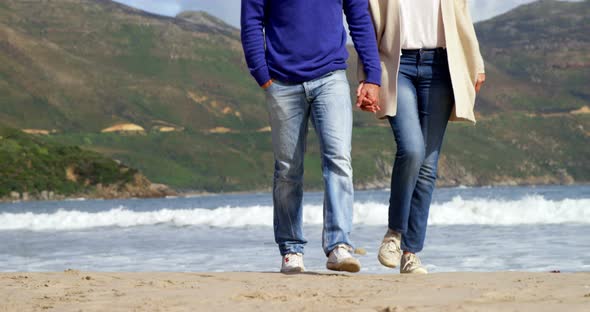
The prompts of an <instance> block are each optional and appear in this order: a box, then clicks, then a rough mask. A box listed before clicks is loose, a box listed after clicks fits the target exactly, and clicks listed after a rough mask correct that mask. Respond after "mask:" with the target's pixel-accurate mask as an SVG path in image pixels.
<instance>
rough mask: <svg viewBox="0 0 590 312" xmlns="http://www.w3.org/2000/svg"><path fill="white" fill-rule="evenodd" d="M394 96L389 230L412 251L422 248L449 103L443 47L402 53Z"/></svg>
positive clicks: (391, 121)
mask: <svg viewBox="0 0 590 312" xmlns="http://www.w3.org/2000/svg"><path fill="white" fill-rule="evenodd" d="M397 96H398V101H397V115H396V116H395V117H390V118H389V122H390V124H391V128H392V130H393V133H394V136H395V140H396V143H397V153H396V156H395V164H394V168H393V173H392V176H391V197H390V200H389V228H390V229H392V230H394V231H396V232H398V233H401V234H402V244H401V248H402V250H404V251H409V252H414V253H416V252H419V251H421V250H422V248H423V246H424V239H425V237H426V226H427V223H428V212H429V209H430V204H431V201H432V193H433V191H434V187H435V182H436V178H437V167H438V158H439V153H440V149H441V146H442V143H443V138H444V133H445V131H446V127H447V123H448V120H449V117H450V114H451V111H452V109H453V103H454V99H453V88H452V85H451V77H450V73H449V66H448V63H447V55H446V51H445V50H444V49H435V50H409V51H408V50H404V51H402V56H401V63H400V71H399V76H398V95H397Z"/></svg>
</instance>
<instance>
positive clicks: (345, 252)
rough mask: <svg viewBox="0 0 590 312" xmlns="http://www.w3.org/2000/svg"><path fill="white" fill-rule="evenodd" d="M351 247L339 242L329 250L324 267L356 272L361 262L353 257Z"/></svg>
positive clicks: (359, 268)
mask: <svg viewBox="0 0 590 312" xmlns="http://www.w3.org/2000/svg"><path fill="white" fill-rule="evenodd" d="M351 251H352V248H351V247H350V246H348V245H344V244H340V245H338V246H336V248H334V250H332V251H331V252H330V255H329V256H328V262H327V263H326V267H327V268H328V270H332V271H346V272H351V273H356V272H358V271H360V270H361V263H360V262H359V261H358V259H356V258H355V257H353V256H352V255H351V254H350V252H351Z"/></svg>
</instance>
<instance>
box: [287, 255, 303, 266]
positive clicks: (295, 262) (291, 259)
mask: <svg viewBox="0 0 590 312" xmlns="http://www.w3.org/2000/svg"><path fill="white" fill-rule="evenodd" d="M285 258H286V259H285V260H286V262H287V263H288V264H289V265H292V266H301V263H302V262H303V261H302V260H303V257H302V256H301V255H300V254H289V255H287V256H286V257H285Z"/></svg>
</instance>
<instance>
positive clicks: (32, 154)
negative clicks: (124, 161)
mask: <svg viewBox="0 0 590 312" xmlns="http://www.w3.org/2000/svg"><path fill="white" fill-rule="evenodd" d="M0 159H1V161H0V198H2V197H7V196H10V195H13V196H15V193H18V194H19V196H20V197H23V195H22V194H28V195H30V196H31V197H39V196H40V195H41V193H42V192H43V191H46V192H53V193H55V194H58V195H71V194H82V193H87V192H88V191H90V190H91V189H93V188H94V187H96V186H97V185H99V184H101V185H105V186H107V185H112V184H121V185H124V184H127V183H132V182H133V181H134V179H135V175H136V174H137V171H136V170H134V169H130V168H128V167H125V166H122V165H120V164H118V163H117V162H115V161H113V160H112V159H109V158H106V157H104V156H103V155H101V154H98V153H96V152H92V151H87V150H83V149H81V148H79V147H76V146H66V145H60V144H56V143H48V142H46V141H43V140H39V138H38V137H35V136H32V135H29V134H25V133H23V132H21V131H20V130H16V129H10V128H0ZM11 193H12V194H11ZM25 196H26V195H25ZM46 196H47V195H46Z"/></svg>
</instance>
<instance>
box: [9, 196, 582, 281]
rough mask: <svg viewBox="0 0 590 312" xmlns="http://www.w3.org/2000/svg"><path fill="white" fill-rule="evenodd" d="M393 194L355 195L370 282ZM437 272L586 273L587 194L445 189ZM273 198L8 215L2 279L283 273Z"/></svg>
mask: <svg viewBox="0 0 590 312" xmlns="http://www.w3.org/2000/svg"><path fill="white" fill-rule="evenodd" d="M322 196H323V195H322V194H321V193H306V194H305V200H304V202H305V203H304V229H305V236H306V239H307V240H308V244H307V246H306V248H305V250H306V252H305V258H304V259H305V265H306V268H307V270H308V271H310V270H311V271H325V261H326V257H325V255H324V253H323V251H322V248H321V232H322V202H323V198H322ZM388 199H389V191H388V190H377V191H358V192H356V194H355V204H354V228H353V232H352V234H351V237H352V240H353V241H354V243H355V244H356V247H357V248H358V247H360V248H363V249H365V250H366V255H362V256H359V259H360V260H361V263H362V265H363V269H362V272H364V273H389V272H391V273H393V272H395V270H391V269H388V268H385V267H383V266H381V265H380V264H379V262H378V261H377V257H376V252H377V248H378V247H379V244H380V241H381V238H382V237H383V234H384V233H385V231H386V224H387V209H388V208H387V207H388ZM420 256H421V258H422V261H423V262H424V264H425V265H426V266H427V268H428V269H429V270H430V271H432V272H452V271H511V270H515V271H552V270H560V271H562V272H572V271H589V270H590V186H567V187H565V186H543V187H506V188H492V187H488V188H464V187H460V188H446V189H437V190H436V192H435V196H434V200H433V204H432V207H431V214H430V221H429V227H428V233H427V239H426V243H425V248H424V251H423V252H421V253H420ZM280 261H281V258H280V255H279V253H278V248H277V247H276V244H275V242H274V237H273V229H272V197H271V194H268V193H256V194H233V195H206V196H190V197H176V198H162V199H128V200H84V199H78V200H68V201H48V202H17V203H5V204H0V271H8V272H10V271H63V270H66V269H70V268H71V269H78V270H88V271H200V272H203V271H210V272H223V271H277V270H278V269H279V267H280Z"/></svg>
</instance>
